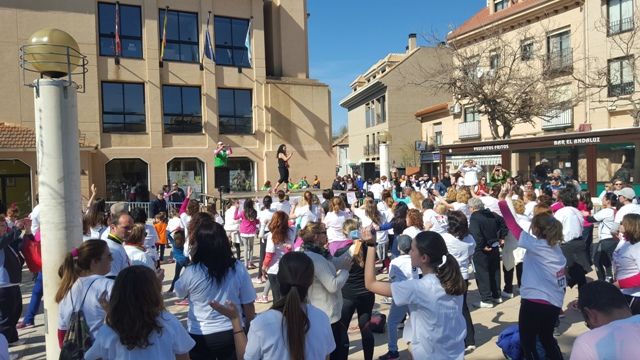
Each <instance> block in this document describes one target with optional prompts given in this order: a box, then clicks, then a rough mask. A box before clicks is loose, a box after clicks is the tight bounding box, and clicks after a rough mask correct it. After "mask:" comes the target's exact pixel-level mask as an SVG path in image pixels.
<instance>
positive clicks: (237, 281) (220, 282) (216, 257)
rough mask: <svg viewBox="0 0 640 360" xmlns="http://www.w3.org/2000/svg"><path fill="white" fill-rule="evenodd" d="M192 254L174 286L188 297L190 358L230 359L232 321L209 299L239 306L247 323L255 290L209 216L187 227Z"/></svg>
mask: <svg viewBox="0 0 640 360" xmlns="http://www.w3.org/2000/svg"><path fill="white" fill-rule="evenodd" d="M189 225H190V227H189V233H190V234H191V243H192V244H193V252H192V254H191V261H192V265H190V266H187V268H186V269H185V271H184V273H183V274H182V275H181V276H180V278H179V279H178V281H176V284H175V292H176V295H178V297H179V298H184V297H188V300H189V313H188V316H187V330H188V331H189V334H191V337H192V338H193V339H194V340H195V341H196V345H195V347H194V348H193V349H192V350H191V351H190V352H189V354H190V356H191V359H194V360H198V359H212V358H214V359H215V358H223V359H228V358H233V357H234V356H235V347H234V341H233V330H232V326H231V321H230V320H229V319H228V318H226V317H225V316H224V315H222V314H220V313H219V312H217V311H215V310H213V309H212V308H211V307H210V306H209V302H210V301H212V300H215V301H218V302H223V303H224V302H225V301H226V300H230V301H232V302H233V303H235V304H239V306H242V308H241V309H240V308H238V312H240V313H243V314H244V317H243V318H244V319H246V321H247V322H250V321H251V320H252V319H253V318H254V316H255V307H254V304H253V302H254V300H255V299H256V291H255V290H254V288H253V284H252V283H251V277H250V276H249V273H248V272H247V269H246V268H245V267H244V265H243V264H242V263H241V262H240V261H239V260H236V259H235V258H234V257H233V254H232V253H231V248H230V247H229V240H228V238H227V236H226V233H225V230H224V229H223V227H222V226H221V225H220V224H218V223H216V222H215V221H214V219H213V218H212V217H211V215H210V214H208V213H198V214H196V215H194V216H193V218H192V220H191V223H190V224H189Z"/></svg>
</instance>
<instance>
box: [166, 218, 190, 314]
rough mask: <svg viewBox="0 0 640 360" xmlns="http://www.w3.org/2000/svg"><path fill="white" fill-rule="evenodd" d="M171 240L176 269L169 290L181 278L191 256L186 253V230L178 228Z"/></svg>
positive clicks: (171, 289) (170, 290)
mask: <svg viewBox="0 0 640 360" xmlns="http://www.w3.org/2000/svg"><path fill="white" fill-rule="evenodd" d="M169 241H171V246H172V247H173V259H174V260H175V261H176V269H175V272H174V275H173V280H172V281H171V287H170V288H169V292H172V291H173V287H174V286H175V284H176V281H178V279H179V278H180V272H181V271H182V269H183V268H184V267H185V266H187V265H188V264H189V258H188V257H187V256H186V255H185V253H184V231H182V230H176V231H175V232H174V233H173V236H172V237H170V238H169ZM187 304H188V303H187Z"/></svg>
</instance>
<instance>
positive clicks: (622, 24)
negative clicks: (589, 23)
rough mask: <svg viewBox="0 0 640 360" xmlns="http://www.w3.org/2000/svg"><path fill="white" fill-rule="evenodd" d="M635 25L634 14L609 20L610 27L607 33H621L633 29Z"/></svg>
mask: <svg viewBox="0 0 640 360" xmlns="http://www.w3.org/2000/svg"><path fill="white" fill-rule="evenodd" d="M633 27H634V21H633V16H630V17H626V18H624V19H621V20H616V21H609V28H608V30H607V34H608V35H609V36H611V35H615V34H620V33H623V32H625V31H629V30H632V29H633Z"/></svg>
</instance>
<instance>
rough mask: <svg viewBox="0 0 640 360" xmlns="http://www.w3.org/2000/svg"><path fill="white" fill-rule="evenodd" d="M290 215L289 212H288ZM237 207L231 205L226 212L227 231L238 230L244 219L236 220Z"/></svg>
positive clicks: (225, 225)
mask: <svg viewBox="0 0 640 360" xmlns="http://www.w3.org/2000/svg"><path fill="white" fill-rule="evenodd" d="M287 215H288V214H287ZM235 216H236V207H235V205H234V206H231V207H230V208H228V209H227V211H225V212H224V229H225V230H226V231H238V230H239V229H240V223H241V222H242V220H239V219H238V220H236V218H235Z"/></svg>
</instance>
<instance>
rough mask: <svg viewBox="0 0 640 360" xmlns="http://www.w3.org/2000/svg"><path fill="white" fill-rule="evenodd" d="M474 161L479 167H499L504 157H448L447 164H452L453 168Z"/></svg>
mask: <svg viewBox="0 0 640 360" xmlns="http://www.w3.org/2000/svg"><path fill="white" fill-rule="evenodd" d="M469 159H473V160H475V161H476V164H478V165H483V166H485V165H498V164H500V163H501V162H502V156H500V155H472V156H469V155H454V156H447V162H448V163H451V164H452V165H453V166H455V167H458V166H460V165H462V164H463V163H464V162H465V161H467V160H469Z"/></svg>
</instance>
